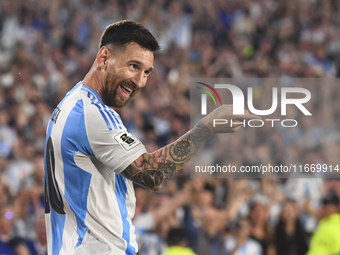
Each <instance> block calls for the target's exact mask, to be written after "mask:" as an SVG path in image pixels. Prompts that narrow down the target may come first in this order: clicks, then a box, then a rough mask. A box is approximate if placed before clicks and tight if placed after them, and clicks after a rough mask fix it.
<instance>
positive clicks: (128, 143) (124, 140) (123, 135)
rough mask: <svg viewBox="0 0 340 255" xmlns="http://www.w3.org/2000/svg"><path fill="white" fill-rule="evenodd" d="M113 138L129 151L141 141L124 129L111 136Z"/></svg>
mask: <svg viewBox="0 0 340 255" xmlns="http://www.w3.org/2000/svg"><path fill="white" fill-rule="evenodd" d="M113 139H114V140H115V141H116V142H117V143H119V144H120V145H121V146H122V147H123V148H124V149H125V150H126V151H129V150H131V149H133V148H135V147H136V146H138V145H139V144H141V141H139V140H138V139H137V138H136V137H134V136H133V135H132V134H130V133H128V132H126V131H122V132H120V133H118V134H117V135H115V136H114V137H113Z"/></svg>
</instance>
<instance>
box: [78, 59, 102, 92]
mask: <svg viewBox="0 0 340 255" xmlns="http://www.w3.org/2000/svg"><path fill="white" fill-rule="evenodd" d="M83 84H84V85H86V86H88V87H89V88H91V89H93V90H94V91H96V92H97V93H98V94H99V91H100V89H101V84H102V79H101V76H100V70H99V68H98V65H97V63H96V62H95V63H93V65H92V67H91V69H90V71H89V72H88V73H87V74H86V76H85V78H84V79H83Z"/></svg>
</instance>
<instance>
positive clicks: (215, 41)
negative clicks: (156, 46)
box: [0, 0, 340, 255]
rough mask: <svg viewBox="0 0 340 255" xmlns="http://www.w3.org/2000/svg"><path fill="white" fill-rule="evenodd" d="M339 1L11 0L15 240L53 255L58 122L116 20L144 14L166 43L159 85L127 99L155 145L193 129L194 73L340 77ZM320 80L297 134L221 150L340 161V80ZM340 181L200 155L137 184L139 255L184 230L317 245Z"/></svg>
mask: <svg viewBox="0 0 340 255" xmlns="http://www.w3.org/2000/svg"><path fill="white" fill-rule="evenodd" d="M339 12H340V1H339V0H299V1H296V0H286V1H274V0H239V1H235V0H228V1H226V0H213V1H204V0H178V1H170V0H137V1H133V0H128V1H123V0H117V1H115V0H98V1H90V0H53V1H48V0H1V2H0V246H1V247H2V249H3V250H2V251H4V253H5V254H19V255H27V254H31V255H36V254H39V255H42V254H46V236H45V225H44V196H43V193H44V186H43V183H44V151H43V150H44V143H45V130H46V126H47V124H48V121H49V118H50V115H51V113H52V111H53V109H54V108H55V107H56V105H57V104H58V102H59V101H60V100H61V99H62V98H63V97H64V95H65V94H66V93H67V91H69V90H70V89H71V88H72V87H73V86H74V85H75V84H76V83H77V82H78V81H80V80H82V79H83V77H84V76H85V74H86V73H87V71H88V70H89V69H90V67H91V65H92V63H93V61H94V58H95V56H96V53H97V51H98V44H99V40H100V35H101V33H102V32H103V31H104V28H105V27H106V26H107V25H108V24H110V23H112V22H115V21H119V20H121V19H127V18H128V19H133V20H136V21H139V22H141V23H142V24H143V25H144V26H146V27H147V28H148V29H149V30H150V31H151V32H152V33H153V34H154V35H155V37H156V38H157V39H158V40H159V43H160V45H161V50H160V52H158V53H157V54H156V55H155V61H154V66H155V71H154V72H153V74H152V75H151V76H150V77H149V79H148V83H147V86H146V87H145V88H144V89H143V90H142V91H141V93H140V95H139V96H138V97H137V98H135V99H134V100H132V101H131V102H130V104H129V105H128V106H127V107H125V108H123V109H117V111H118V113H119V114H120V115H121V118H122V120H123V122H124V124H125V126H126V127H127V129H128V130H129V132H131V133H133V134H135V135H136V136H138V137H139V138H140V139H141V140H142V141H143V143H144V144H145V146H146V148H147V150H148V151H149V152H152V151H154V150H156V149H158V148H160V147H162V146H164V145H166V144H168V143H170V142H172V141H174V140H175V139H177V138H178V137H179V136H181V135H183V134H184V133H185V132H186V131H187V130H189V128H190V107H189V105H190V103H189V98H190V96H189V91H190V89H189V84H190V78H191V77H203V78H221V77H227V78H240V77H246V78H282V79H286V80H287V81H289V80H290V79H291V78H295V77H298V78H329V79H332V78H336V77H339V76H340V15H339ZM291 86H294V84H293V85H291ZM259 89H260V90H265V89H266V86H265V85H263V86H259ZM310 89H311V90H312V91H311V92H312V95H319V96H320V98H319V99H318V100H314V101H313V102H314V103H313V105H310V109H312V110H313V115H314V113H315V115H314V116H315V117H314V118H313V120H311V119H308V120H306V119H304V118H301V116H300V115H299V114H298V113H297V112H291V113H289V114H291V115H292V116H294V117H296V118H297V119H299V120H301V121H299V128H297V129H294V130H295V131H294V132H288V131H286V130H284V131H283V130H282V129H280V128H279V127H277V128H272V129H258V130H256V131H253V130H252V131H249V132H248V131H247V132H244V131H240V132H238V133H236V134H233V135H227V136H225V138H223V139H226V140H225V141H223V139H222V140H221V142H227V143H228V144H230V146H228V150H222V151H221V150H219V151H217V153H219V155H220V156H221V158H222V159H224V160H226V161H227V162H230V163H234V164H235V165H245V164H248V165H252V164H255V163H256V164H259V162H260V163H264V164H265V163H266V164H268V163H270V164H272V165H276V164H281V163H285V162H293V163H297V164H301V163H309V164H311V163H323V162H327V164H333V165H336V164H337V163H339V162H337V160H338V158H339V156H338V155H340V143H339V142H340V140H339V139H340V103H339V100H338V98H339V97H340V87H339V86H336V85H334V84H333V86H327V87H326V86H325V87H323V86H322V85H320V84H318V85H315V86H312V87H311V88H310ZM296 130H297V131H296ZM335 177H337V176H335ZM329 191H333V192H335V193H337V194H338V195H340V180H339V179H337V178H333V179H324V178H322V176H321V177H320V178H306V179H302V178H297V179H293V178H281V179H277V178H264V179H260V178H258V179H256V178H255V179H247V178H243V179H230V178H219V179H212V178H209V179H197V178H196V179H190V173H189V166H186V167H185V168H184V170H182V171H181V172H180V173H179V174H177V175H176V176H175V177H174V179H173V180H171V181H170V182H168V183H167V184H166V185H165V187H164V188H163V189H162V190H161V191H159V192H151V191H148V190H145V189H143V188H141V187H137V186H136V197H137V205H136V206H137V207H136V216H135V219H134V223H135V226H136V233H137V237H138V238H137V239H138V243H139V247H140V252H139V254H140V255H146V254H148V255H153V254H161V253H163V252H165V250H166V248H167V240H168V243H169V240H170V241H171V240H172V239H171V235H170V233H172V232H171V231H169V230H170V229H173V228H177V229H178V228H182V229H183V231H185V232H186V235H185V236H186V237H185V240H186V245H187V246H189V247H191V248H192V249H193V250H194V251H195V252H196V253H197V254H198V255H201V254H202V255H205V254H207V255H208V254H209V255H211V254H213V255H215V254H218V255H219V254H248V255H251V254H264V255H267V254H268V255H272V254H273V255H275V254H277V255H280V254H292V255H293V254H294V255H299V254H304V253H305V252H306V251H307V249H308V245H309V240H310V236H311V234H312V233H313V232H314V231H315V229H316V227H317V225H318V220H319V211H320V207H321V197H322V196H323V194H324V193H326V192H329ZM175 230H176V229H175ZM183 231H182V232H183ZM180 232H181V231H180ZM182 232H181V233H182ZM173 233H176V231H175V232H173ZM168 234H169V235H168ZM240 244H242V245H243V246H242V247H246V248H244V250H243V251H242V250H238V248H237V247H239V245H240ZM289 245H291V246H289ZM287 247H294V248H293V250H292V251H286V250H284V249H285V248H287ZM6 249H7V250H6ZM282 251H284V252H283V253H282ZM6 252H7V253H6ZM292 252H294V253H292Z"/></svg>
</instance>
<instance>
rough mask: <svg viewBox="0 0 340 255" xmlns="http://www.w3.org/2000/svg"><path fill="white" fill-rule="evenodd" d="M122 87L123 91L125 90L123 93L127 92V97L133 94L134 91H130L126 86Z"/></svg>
mask: <svg viewBox="0 0 340 255" xmlns="http://www.w3.org/2000/svg"><path fill="white" fill-rule="evenodd" d="M120 86H121V88H122V90H123V92H125V94H126V95H128V96H129V95H130V94H131V92H132V89H130V88H129V87H127V86H124V85H120Z"/></svg>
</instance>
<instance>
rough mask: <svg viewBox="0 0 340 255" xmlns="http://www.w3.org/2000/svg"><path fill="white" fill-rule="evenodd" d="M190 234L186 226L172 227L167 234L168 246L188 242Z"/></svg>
mask: <svg viewBox="0 0 340 255" xmlns="http://www.w3.org/2000/svg"><path fill="white" fill-rule="evenodd" d="M187 240H188V236H187V232H186V230H185V228H183V227H176V228H170V230H169V232H168V236H167V244H168V246H176V245H180V244H181V243H182V242H187Z"/></svg>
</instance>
